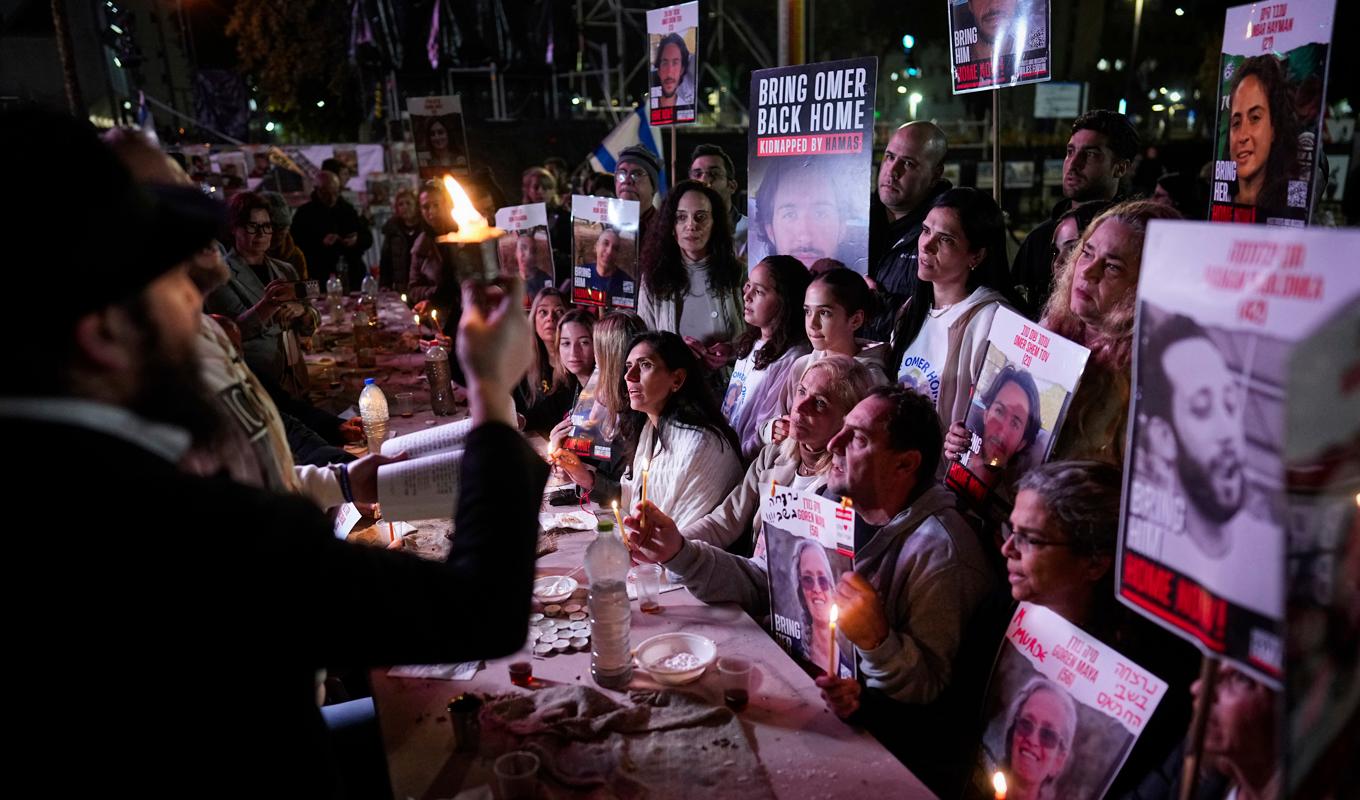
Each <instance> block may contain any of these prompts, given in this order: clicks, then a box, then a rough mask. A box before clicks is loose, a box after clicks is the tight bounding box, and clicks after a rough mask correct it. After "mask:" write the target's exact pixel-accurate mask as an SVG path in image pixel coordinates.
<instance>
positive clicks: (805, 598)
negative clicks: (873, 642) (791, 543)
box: [790, 539, 855, 674]
mask: <svg viewBox="0 0 1360 800" xmlns="http://www.w3.org/2000/svg"><path fill="white" fill-rule="evenodd" d="M790 568H791V569H792V570H793V577H794V585H796V586H797V587H798V605H799V606H800V607H801V608H802V610H803V620H802V622H803V636H802V638H801V639H800V640H799V651H800V653H799V655H801V656H802V658H803V660H804V661H806V662H807V663H809V664H812V665H814V666H816V667H817V668H818V669H825V668H826V665H827V664H828V663H830V659H831V605H832V602H833V596H834V595H835V591H834V590H835V588H836V578H837V576H836V574H835V572H834V571H833V570H832V569H831V560H830V559H828V558H827V557H826V548H825V547H822V545H821V543H820V542H818V541H817V540H816V539H801V540H799V542H798V546H797V547H795V548H794V549H793V560H792V563H791V564H790ZM854 652H855V651H854V649H853V647H852V646H847V643H846V642H845V641H842V642H841V645H840V648H839V651H838V653H837V661H840V660H843V659H844V658H845V656H846V655H847V653H848V654H849V656H850V658H851V659H853V658H854ZM851 666H853V664H852V665H851ZM851 674H854V673H853V672H852V673H851Z"/></svg>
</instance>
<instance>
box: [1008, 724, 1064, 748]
mask: <svg viewBox="0 0 1360 800" xmlns="http://www.w3.org/2000/svg"><path fill="white" fill-rule="evenodd" d="M1036 728H1037V729H1038V731H1039V744H1040V746H1042V747H1043V748H1045V749H1047V750H1056V749H1058V748H1061V747H1063V738H1062V736H1061V735H1059V733H1058V732H1057V731H1055V730H1053V729H1052V728H1050V727H1049V726H1047V725H1035V724H1034V720H1033V719H1031V718H1030V717H1027V716H1022V717H1020V718H1019V719H1017V720H1016V721H1015V732H1016V734H1017V735H1019V736H1023V737H1025V738H1026V739H1029V738H1031V737H1033V736H1034V731H1035V729H1036Z"/></svg>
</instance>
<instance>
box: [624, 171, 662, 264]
mask: <svg viewBox="0 0 1360 800" xmlns="http://www.w3.org/2000/svg"><path fill="white" fill-rule="evenodd" d="M660 185H661V162H660V161H658V160H657V157H656V155H655V154H654V153H652V151H650V150H648V149H647V148H645V147H643V146H642V145H640V144H635V145H633V146H632V147H625V148H624V149H623V152H621V153H619V160H618V165H617V166H615V167H614V196H615V197H617V198H619V199H620V200H635V201H637V204H638V252H639V253H641V252H644V251H645V246H646V242H647V235H648V233H650V232H651V229H652V223H653V222H654V221H655V220H656V194H657V187H659V186H660Z"/></svg>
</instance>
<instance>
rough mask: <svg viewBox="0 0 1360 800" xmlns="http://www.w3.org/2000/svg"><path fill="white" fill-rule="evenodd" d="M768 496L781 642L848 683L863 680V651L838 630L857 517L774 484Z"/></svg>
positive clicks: (767, 549)
mask: <svg viewBox="0 0 1360 800" xmlns="http://www.w3.org/2000/svg"><path fill="white" fill-rule="evenodd" d="M761 495H762V496H761V499H760V523H761V525H760V537H761V543H762V545H763V547H764V555H765V565H766V571H767V572H768V574H769V576H770V626H771V628H772V630H773V632H774V638H775V641H777V642H779V644H780V646H782V647H783V648H784V650H786V651H787V652H788V653H789V655H791V656H793V657H794V658H795V659H798V660H799V661H802V662H803V663H806V664H809V665H811V666H813V667H816V668H817V669H819V670H821V671H822V672H830V671H831V669H832V666H833V664H834V666H835V669H836V673H837V674H838V675H839V676H840V677H842V678H853V677H855V647H854V645H853V644H851V643H850V640H849V639H846V638H845V634H844V633H842V632H840V631H839V630H836V629H833V628H832V626H831V615H832V608H833V607H834V605H835V595H836V592H835V589H836V583H837V581H839V580H840V577H841V575H842V574H843V573H845V572H848V571H849V570H850V569H852V568H853V566H854V560H855V512H854V511H853V510H852V509H850V508H849V507H848V506H846V505H843V504H842V503H840V502H838V501H836V500H832V499H830V498H827V497H822V496H821V495H819V494H816V493H815V492H803V491H799V490H798V489H794V488H791V487H788V486H778V485H771V486H768V487H765V489H764V491H762V493H761ZM833 632H834V636H833Z"/></svg>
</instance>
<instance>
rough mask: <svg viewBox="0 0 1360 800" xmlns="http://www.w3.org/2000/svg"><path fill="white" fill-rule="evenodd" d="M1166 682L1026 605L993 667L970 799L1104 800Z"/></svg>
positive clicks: (1051, 615)
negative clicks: (998, 795)
mask: <svg viewBox="0 0 1360 800" xmlns="http://www.w3.org/2000/svg"><path fill="white" fill-rule="evenodd" d="M1166 691H1167V685H1166V682H1165V681H1163V680H1162V679H1161V678H1158V677H1157V676H1156V675H1154V674H1152V673H1151V672H1149V671H1148V670H1146V669H1144V668H1143V667H1141V666H1139V665H1138V664H1135V663H1134V662H1133V661H1131V660H1129V659H1128V658H1126V657H1125V656H1124V655H1122V654H1121V653H1119V652H1118V651H1117V650H1115V649H1113V648H1111V647H1110V646H1108V645H1106V644H1105V643H1103V642H1101V641H1100V640H1098V639H1096V638H1095V637H1094V636H1091V635H1090V634H1088V633H1087V632H1086V631H1083V630H1082V629H1081V628H1078V627H1077V626H1075V625H1073V624H1072V623H1070V622H1068V621H1067V620H1066V619H1064V618H1063V617H1062V616H1060V615H1059V614H1057V613H1055V612H1053V611H1051V610H1049V609H1047V608H1045V607H1044V606H1037V605H1031V604H1030V603H1021V604H1020V605H1019V607H1018V608H1016V609H1015V614H1014V615H1013V616H1012V617H1011V623H1010V625H1009V626H1008V627H1007V628H1006V638H1005V640H1004V641H1003V642H1002V643H1001V650H1000V652H999V653H998V654H997V657H996V665H995V666H994V667H993V668H992V678H991V682H990V683H989V684H988V686H987V698H986V701H985V703H986V705H985V706H984V707H983V718H984V719H985V720H986V728H985V729H984V731H983V734H982V748H981V752H980V753H979V758H978V769H977V773H976V775H975V776H974V779H973V785H974V788H975V793H974V794H973V796H986V797H992V796H993V795H992V792H991V787H992V785H993V784H992V778H993V776H994V775H995V774H996V773H997V772H1000V773H1001V774H1002V775H1003V776H1004V777H1005V779H1006V787H1007V790H1008V796H1011V797H1061V798H1063V799H1064V800H1099V798H1102V797H1104V796H1105V792H1106V790H1108V789H1109V788H1110V784H1111V783H1113V782H1114V779H1115V776H1117V775H1118V774H1119V768H1120V767H1121V766H1122V765H1123V764H1124V760H1125V759H1126V758H1128V756H1129V752H1130V751H1131V750H1133V745H1134V743H1135V742H1136V741H1137V740H1138V737H1139V735H1141V734H1142V732H1143V729H1144V728H1145V727H1146V725H1147V723H1148V720H1150V719H1151V718H1152V714H1153V712H1154V711H1156V710H1157V706H1158V705H1159V704H1160V703H1161V702H1162V698H1163V697H1165V696H1166Z"/></svg>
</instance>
